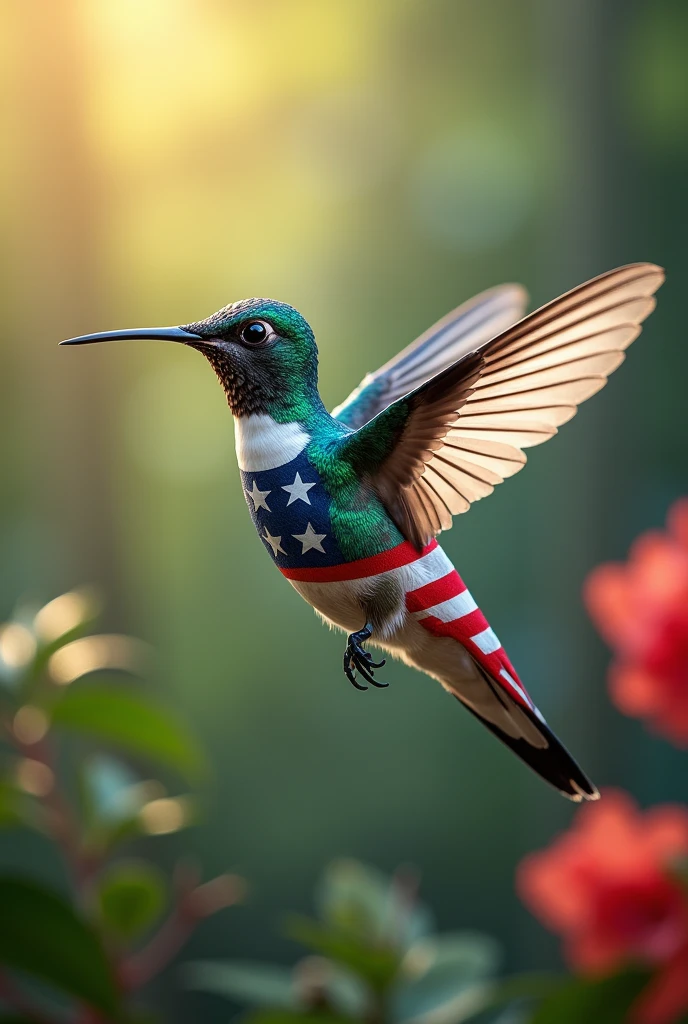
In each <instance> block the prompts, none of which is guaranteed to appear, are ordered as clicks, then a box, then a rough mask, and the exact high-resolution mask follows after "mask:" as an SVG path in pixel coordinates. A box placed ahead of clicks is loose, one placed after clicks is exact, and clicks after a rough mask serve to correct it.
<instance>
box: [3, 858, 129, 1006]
mask: <svg viewBox="0 0 688 1024" xmlns="http://www.w3.org/2000/svg"><path fill="white" fill-rule="evenodd" d="M0 908H2V913H0V963H3V964H5V965H7V966H8V967H14V968H17V969H18V970H22V971H28V972H29V973H30V974H33V975H35V976H36V977H38V978H41V979H42V980H43V981H47V982H49V983H51V984H52V985H54V986H55V987H56V988H59V989H61V990H62V991H63V992H66V993H68V994H69V995H71V996H74V997H75V998H77V999H80V1000H82V1001H83V1002H86V1003H89V1004H91V1005H92V1006H95V1007H97V1008H98V1009H99V1010H102V1011H103V1012H104V1013H106V1014H110V1015H115V1014H116V1011H117V1008H118V996H117V990H116V987H115V983H114V980H113V977H112V974H111V971H110V966H109V964H108V962H107V959H106V957H105V954H104V952H103V949H102V947H101V945H100V940H99V939H98V936H97V935H96V934H95V932H94V931H92V929H91V928H89V927H88V926H87V925H86V924H84V922H83V921H81V920H80V919H79V918H78V917H77V916H76V914H75V913H74V911H73V910H72V908H71V907H70V906H69V905H68V904H67V903H66V902H65V901H64V900H63V899H62V898H61V897H59V896H57V895H56V894H55V893H53V892H50V891H49V890H48V889H43V888H42V887H40V886H38V885H36V884H35V883H33V882H29V881H26V880H25V879H21V878H10V877H7V876H5V877H1V878H0Z"/></svg>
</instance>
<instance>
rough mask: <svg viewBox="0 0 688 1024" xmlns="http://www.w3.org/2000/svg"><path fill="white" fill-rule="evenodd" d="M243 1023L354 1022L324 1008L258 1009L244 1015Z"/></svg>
mask: <svg viewBox="0 0 688 1024" xmlns="http://www.w3.org/2000/svg"><path fill="white" fill-rule="evenodd" d="M242 1024H352V1022H351V1019H350V1018H349V1017H340V1016H338V1015H337V1014H335V1013H325V1012H324V1011H322V1010H318V1011H315V1012H313V1013H310V1012H308V1011H306V1010H256V1011H255V1012H254V1013H249V1014H247V1016H245V1017H242Z"/></svg>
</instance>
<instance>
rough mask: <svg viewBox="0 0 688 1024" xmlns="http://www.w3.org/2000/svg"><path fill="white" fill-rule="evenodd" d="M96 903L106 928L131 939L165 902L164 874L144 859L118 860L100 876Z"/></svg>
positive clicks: (157, 913)
mask: <svg viewBox="0 0 688 1024" xmlns="http://www.w3.org/2000/svg"><path fill="white" fill-rule="evenodd" d="M98 903H99V906H100V913H101V917H102V919H103V924H104V926H105V928H106V929H107V930H108V931H110V932H112V933H113V934H114V935H116V936H118V937H119V938H121V939H125V940H129V939H133V938H135V937H136V936H137V935H140V934H141V932H143V931H145V930H146V928H148V927H150V925H152V924H153V922H154V921H155V920H156V918H157V917H159V915H160V913H161V912H162V910H163V908H164V906H165V883H164V880H163V876H162V874H161V873H160V872H159V871H158V870H157V869H155V868H153V867H152V866H151V865H149V864H146V863H145V862H143V861H120V862H119V863H118V864H113V865H112V866H111V867H110V868H109V869H108V870H107V872H106V873H105V874H104V876H103V877H102V879H101V881H100V885H99V887H98Z"/></svg>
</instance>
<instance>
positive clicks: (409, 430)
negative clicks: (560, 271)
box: [345, 263, 664, 547]
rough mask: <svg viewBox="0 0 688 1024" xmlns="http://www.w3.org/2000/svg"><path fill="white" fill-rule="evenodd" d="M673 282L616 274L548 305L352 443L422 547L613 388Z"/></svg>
mask: <svg viewBox="0 0 688 1024" xmlns="http://www.w3.org/2000/svg"><path fill="white" fill-rule="evenodd" d="M663 280H664V272H663V270H662V269H661V268H660V267H657V266H654V265H653V264H651V263H635V264H631V265H629V266H626V267H620V268H619V269H618V270H612V271H609V272H608V273H606V274H602V275H601V276H600V277H596V278H594V279H593V280H592V281H588V282H586V283H585V284H582V285H579V287H578V288H574V289H573V290H572V291H570V292H567V293H566V294H565V295H562V296H561V297H560V298H558V299H555V300H554V301H553V302H550V303H548V304H547V305H546V306H542V307H541V309H539V310H536V312H534V313H531V314H530V315H529V316H527V317H525V318H524V319H523V320H521V321H520V322H519V323H517V324H515V325H514V326H513V327H511V328H509V329H508V330H506V331H504V332H503V333H502V334H500V335H498V337H496V338H494V339H493V340H491V341H489V342H487V343H486V344H485V345H483V347H482V348H481V350H480V352H478V353H471V354H469V355H468V356H465V357H464V358H463V359H462V360H460V361H459V362H458V363H456V364H455V365H454V366H450V367H449V368H448V369H446V370H444V371H442V372H441V373H439V374H437V376H435V377H433V378H431V380H429V381H427V382H426V383H425V384H423V385H421V387H419V388H417V389H416V390H415V391H413V392H411V394H409V395H406V396H405V397H404V398H401V399H399V400H398V401H397V402H395V403H394V404H393V405H391V406H390V407H389V408H387V409H385V410H384V411H383V412H381V413H380V414H379V415H378V416H376V418H375V419H374V420H372V421H371V422H370V423H367V424H365V426H363V427H361V428H360V429H359V430H357V431H356V433H354V434H352V435H350V437H349V438H347V439H346V442H345V444H346V447H347V450H348V453H349V456H350V457H351V456H353V458H354V460H355V461H357V463H358V466H357V468H358V469H359V472H365V471H366V470H367V473H368V477H369V479H370V481H371V483H372V485H373V487H374V488H375V490H376V491H377V493H378V494H379V496H380V499H381V500H382V501H383V503H384V504H385V506H386V507H387V509H388V511H389V513H390V515H391V516H392V517H393V518H394V520H395V522H396V523H397V525H398V527H399V529H400V530H401V532H402V533H403V534H404V536H405V537H406V538H407V539H408V540H410V541H411V542H412V543H413V544H415V545H416V546H417V547H422V546H423V545H424V544H426V543H427V542H428V541H429V540H430V538H431V537H432V536H433V535H434V534H436V533H439V532H440V531H441V530H446V529H448V528H449V527H450V526H451V525H452V516H454V515H457V514H458V513H460V512H465V511H467V509H468V508H469V507H470V505H471V503H472V502H473V501H477V500H478V499H479V498H483V497H485V496H486V495H488V494H491V493H492V491H493V490H494V487H495V485H496V484H498V483H501V482H502V480H504V479H505V478H506V477H508V476H512V475H513V474H514V473H517V472H518V470H519V469H521V467H522V466H523V465H524V463H525V461H526V457H525V454H524V453H523V451H522V449H523V448H527V447H528V446H531V445H536V444H541V443H542V442H543V441H546V440H547V438H549V437H552V435H553V434H556V432H557V427H558V426H560V424H562V423H565V422H566V421H567V420H570V419H571V418H572V417H573V416H574V415H575V414H576V411H577V407H578V405H579V404H580V403H581V402H584V401H585V400H586V399H587V398H590V397H591V395H594V394H595V392H596V391H599V390H600V388H602V387H604V385H605V384H606V382H607V377H608V376H609V374H610V373H611V372H612V371H613V370H615V369H616V368H617V366H619V365H620V363H621V362H623V359H624V350H625V349H626V348H627V347H628V345H630V343H631V342H632V341H633V340H634V339H635V338H636V337H637V336H638V334H639V333H640V325H641V323H642V321H643V320H644V319H645V317H647V316H648V315H649V314H650V313H651V312H652V310H653V309H654V307H655V300H654V298H653V297H652V296H653V294H654V292H655V291H656V290H657V289H658V288H659V286H660V285H661V284H662V282H663Z"/></svg>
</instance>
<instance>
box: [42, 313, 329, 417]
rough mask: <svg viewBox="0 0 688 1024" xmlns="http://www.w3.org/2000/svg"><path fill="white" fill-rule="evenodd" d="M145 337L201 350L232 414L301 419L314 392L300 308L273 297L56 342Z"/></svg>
mask: <svg viewBox="0 0 688 1024" xmlns="http://www.w3.org/2000/svg"><path fill="white" fill-rule="evenodd" d="M127 339H150V340H154V341H174V342H178V343H181V344H184V345H188V346H189V347H190V348H195V349H197V350H198V351H199V352H201V353H202V354H203V355H204V356H205V357H206V359H207V360H208V362H209V363H210V364H211V366H212V367H213V369H214V370H215V373H216V374H217V376H218V378H219V380H220V383H221V384H222V387H223V388H224V391H225V394H226V396H227V401H228V403H229V406H230V408H231V410H232V412H233V413H234V415H235V416H247V415H250V414H251V413H269V414H270V415H271V416H273V417H274V418H276V419H278V420H281V421H282V422H285V421H286V420H302V419H304V418H305V415H306V414H307V410H308V408H309V407H310V404H311V403H312V402H313V400H314V399H315V397H316V396H317V381H318V350H317V347H316V344H315V338H314V336H313V331H312V330H311V328H310V326H309V324H308V323H307V322H306V321H305V320H304V318H303V317H302V316H301V314H300V313H298V312H297V310H295V309H294V308H293V307H292V306H288V305H287V304H286V303H284V302H276V301H275V300H273V299H242V300H241V301H239V302H233V303H232V304H231V305H229V306H224V308H223V309H220V310H218V312H217V313H213V314H212V316H209V317H206V319H205V320H199V321H197V322H196V323H191V324H185V325H184V326H183V327H152V328H141V329H134V330H124V331H105V332H102V333H99V334H84V335H81V336H80V337H78V338H68V339H67V340H65V341H63V342H60V344H62V345H88V344H91V343H95V342H101V341H125V340H127Z"/></svg>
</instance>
